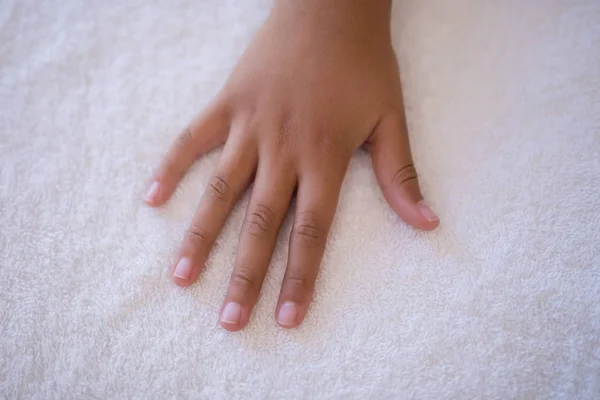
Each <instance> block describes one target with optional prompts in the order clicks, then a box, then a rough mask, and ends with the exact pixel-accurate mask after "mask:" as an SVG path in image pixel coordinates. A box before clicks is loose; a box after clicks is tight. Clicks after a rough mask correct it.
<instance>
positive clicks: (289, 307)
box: [277, 301, 298, 326]
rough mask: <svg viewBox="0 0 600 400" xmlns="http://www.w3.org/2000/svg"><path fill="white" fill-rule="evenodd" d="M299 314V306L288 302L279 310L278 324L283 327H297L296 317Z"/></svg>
mask: <svg viewBox="0 0 600 400" xmlns="http://www.w3.org/2000/svg"><path fill="white" fill-rule="evenodd" d="M297 314H298V306H297V305H296V303H294V302H293V301H286V302H285V303H283V304H282V305H281V308H279V314H277V322H279V324H280V325H283V326H293V325H296V315H297Z"/></svg>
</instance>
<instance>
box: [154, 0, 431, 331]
mask: <svg viewBox="0 0 600 400" xmlns="http://www.w3.org/2000/svg"><path fill="white" fill-rule="evenodd" d="M333 3H335V1H331V0H329V1H319V2H312V1H306V2H304V1H303V2H299V1H287V2H286V1H280V2H278V3H277V4H276V5H275V7H274V9H273V11H272V13H271V16H270V17H269V18H268V20H267V21H266V22H265V24H264V26H263V27H262V29H261V30H260V31H259V32H258V33H257V35H256V37H255V39H254V41H253V42H252V44H251V45H250V46H249V48H248V49H247V51H246V53H245V54H244V55H243V56H242V58H241V59H240V61H239V63H238V66H237V68H236V69H235V71H234V72H233V73H232V75H231V77H230V79H229V80H228V82H227V84H226V85H225V87H224V88H223V89H222V91H221V92H220V93H219V94H218V95H217V96H216V98H215V99H214V101H213V102H212V103H211V104H210V105H209V106H208V107H207V108H206V109H205V110H204V111H203V112H202V113H201V114H200V115H199V116H198V117H197V118H196V119H195V120H194V121H193V122H192V123H191V124H190V126H189V128H188V129H186V130H185V131H184V132H183V133H182V134H181V135H180V136H179V137H178V138H177V140H176V141H175V143H174V144H173V145H172V147H171V149H170V150H169V151H168V153H167V155H166V157H165V159H164V161H163V162H162V164H161V165H160V167H159V168H158V170H157V171H156V173H155V176H154V182H153V183H152V185H151V186H150V189H149V192H148V195H147V198H146V201H147V202H148V203H149V204H150V205H152V206H158V205H161V204H163V203H165V202H166V201H167V200H168V199H169V197H170V196H171V195H172V194H173V192H174V190H175V188H176V186H177V184H178V183H179V181H180V179H181V177H182V176H183V174H184V173H185V172H186V171H187V169H188V168H189V167H190V166H191V165H192V163H193V162H194V161H195V160H196V158H197V157H199V156H200V155H202V154H203V153H206V152H207V151H209V150H211V149H212V148H214V147H216V146H219V145H222V144H225V147H224V149H223V152H222V155H221V160H220V163H219V166H218V167H217V169H216V171H215V173H214V176H213V178H212V180H211V182H210V184H209V186H208V188H207V190H206V192H205V194H204V196H203V197H202V200H201V201H200V204H199V207H198V210H197V212H196V214H195V216H194V218H193V221H192V223H191V225H190V227H189V229H188V231H187V233H186V235H185V238H184V240H183V244H182V247H181V250H180V254H179V257H178V260H177V261H176V262H175V265H174V266H173V272H172V273H173V280H174V281H175V283H177V284H178V285H180V286H189V285H191V284H192V283H193V282H194V281H196V279H198V275H199V274H200V271H201V269H202V268H203V266H204V264H205V262H206V260H207V257H208V255H209V252H210V250H211V248H212V246H213V244H214V242H215V240H216V238H217V236H218V235H219V233H220V231H221V229H222V228H223V225H224V224H225V222H226V220H227V218H228V216H229V214H230V212H231V211H232V208H233V207H234V205H235V204H236V201H237V200H238V199H239V197H240V195H241V194H242V193H243V192H244V190H245V189H246V188H247V187H248V186H249V184H250V183H251V181H253V180H254V186H253V190H252V196H251V200H250V203H249V206H248V210H247V212H246V219H245V222H244V225H243V229H242V232H241V235H240V240H239V246H238V251H237V257H236V262H235V266H234V271H233V274H232V276H231V281H230V284H229V288H228V290H227V294H226V296H225V301H224V303H223V306H222V308H221V317H220V322H221V325H222V326H223V327H224V328H225V329H228V330H232V331H234V330H239V329H242V328H243V327H244V326H245V325H246V324H247V323H248V320H249V319H250V315H251V313H252V309H253V307H254V305H255V303H256V301H257V299H258V296H259V292H260V288H261V285H262V282H263V279H264V277H265V274H266V272H267V269H268V267H269V263H270V260H271V255H272V253H273V249H274V247H275V241H276V236H277V233H278V230H279V227H280V225H281V223H282V221H283V219H284V217H285V215H286V213H287V210H288V207H289V204H290V200H291V199H292V196H293V195H294V192H295V191H297V193H296V196H297V206H296V212H295V217H294V223H293V229H292V233H291V237H290V244H289V246H290V247H289V259H288V265H287V269H286V273H285V277H284V279H283V283H282V287H281V293H280V296H279V301H278V305H277V308H276V314H275V315H276V319H277V321H278V323H279V324H280V325H281V326H283V327H286V328H289V327H295V326H297V325H299V324H300V323H301V322H302V320H303V319H304V317H305V315H306V312H307V309H308V306H309V303H310V301H311V299H312V294H313V288H314V284H315V280H316V277H317V272H318V269H319V264H320V262H321V258H322V256H323V252H324V249H325V244H326V241H327V235H328V232H329V228H330V225H331V223H332V220H333V217H334V214H335V210H336V206H337V201H338V196H339V192H340V187H341V185H342V181H343V179H344V175H345V173H346V169H347V167H348V163H349V161H350V158H351V157H352V154H353V153H354V152H355V151H356V150H357V149H358V148H359V147H360V146H363V145H365V146H366V147H367V148H368V149H369V152H370V154H371V157H372V161H373V167H374V169H375V173H376V176H377V180H378V182H379V184H380V186H381V188H382V190H383V194H384V196H385V198H386V200H387V201H388V202H389V204H390V205H391V207H392V208H393V209H394V210H395V211H396V212H397V213H398V214H399V215H400V216H401V217H402V218H403V219H404V220H405V221H406V222H408V223H409V224H411V225H413V226H415V227H417V228H419V229H424V230H431V229H434V228H436V227H437V226H438V224H439V220H438V218H437V217H436V215H435V214H434V212H433V211H432V210H431V209H430V208H429V207H428V206H427V205H426V204H425V203H424V202H423V200H422V196H421V193H420V191H419V186H418V183H417V173H416V171H415V168H414V166H413V161H412V158H411V154H410V149H409V143H408V135H407V131H406V123H405V118H404V107H403V103H402V95H401V91H400V80H399V75H398V69H397V63H396V58H395V54H394V51H393V49H392V46H391V41H390V33H389V18H390V16H389V13H390V2H389V1H378V2H366V1H358V0H355V1H352V2H350V1H347V2H337V3H336V4H335V5H334V4H333Z"/></svg>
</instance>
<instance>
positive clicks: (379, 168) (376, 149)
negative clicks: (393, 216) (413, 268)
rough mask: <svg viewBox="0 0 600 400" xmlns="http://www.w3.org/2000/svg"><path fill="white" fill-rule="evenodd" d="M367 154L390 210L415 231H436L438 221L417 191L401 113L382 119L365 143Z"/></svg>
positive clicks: (419, 191) (417, 184)
mask: <svg viewBox="0 0 600 400" xmlns="http://www.w3.org/2000/svg"><path fill="white" fill-rule="evenodd" d="M369 152H370V153H371V160H372V162H373V169H374V170H375V176H376V177H377V182H379V186H380V187H381V189H382V191H383V195H384V197H385V199H386V200H387V202H388V203H389V204H390V206H391V207H392V208H393V209H394V211H396V212H397V213H398V215H400V217H402V219H403V220H405V221H406V222H407V223H409V224H410V225H412V226H414V227H415V228H419V229H423V230H432V229H435V228H437V226H438V225H439V223H440V220H439V218H438V217H437V215H436V214H435V212H434V211H433V210H432V209H431V208H430V207H429V206H428V205H427V204H426V203H425V201H424V200H423V195H422V194H421V190H420V189H419V182H418V179H417V171H416V169H415V166H414V164H413V161H412V156H411V154H410V146H409V142H408V133H407V129H406V122H405V119H404V116H403V115H402V114H399V115H398V114H396V115H392V116H388V117H384V118H383V119H382V120H381V121H380V122H379V124H378V125H377V127H376V128H375V131H374V132H373V134H372V136H371V138H370V140H369Z"/></svg>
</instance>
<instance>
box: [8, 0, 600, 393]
mask: <svg viewBox="0 0 600 400" xmlns="http://www.w3.org/2000/svg"><path fill="white" fill-rule="evenodd" d="M269 4H270V2H269V1H267V0H264V1H250V0H247V1H234V0H230V1H216V0H213V1H206V0H205V1H199V0H174V1H168V2H167V1H157V0H155V1H148V0H120V1H116V0H102V1H100V0H94V1H75V0H69V1H62V0H61V1H58V0H55V1H50V0H48V1H34V0H19V1H15V0H0V219H1V220H0V221H1V224H0V226H1V227H0V251H1V253H0V274H1V275H0V276H1V279H0V330H1V342H0V397H3V398H4V397H6V398H10V399H17V398H36V399H68V398H78V399H90V398H102V399H108V398H114V399H117V398H118V399H124V398H143V399H148V398H160V399H165V398H206V399H219V398H223V399H229V398H257V399H263V398H277V399H282V398H360V399H365V398H373V399H383V398H393V399H399V398H415V399H425V398H430V399H472V398H489V399H496V398H497V399H507V398H540V399H546V398H571V399H575V398H578V399H593V398H598V395H599V393H600V245H599V243H600V23H599V21H600V2H598V1H596V0H577V1H559V0H547V1H535V0H526V1H516V0H515V1H502V2H500V1H492V0H486V1H471V0H455V1H452V2H450V1H442V0H435V1H426V2H425V1H417V0H406V1H398V2H397V3H396V4H395V7H394V16H393V25H394V40H395V45H396V49H397V52H398V57H399V62H400V66H401V70H402V78H403V82H404V91H405V97H406V104H407V115H408V121H409V127H410V130H411V140H412V145H413V146H412V147H413V152H414V157H415V161H416V164H417V168H418V170H419V173H420V176H421V184H422V188H423V191H424V193H425V194H426V197H427V198H428V199H429V201H430V203H431V204H432V205H433V206H434V208H435V209H436V210H437V212H438V213H439V215H440V216H441V218H442V225H441V227H440V228H439V229H438V230H437V231H435V232H433V233H427V234H426V233H421V232H417V231H415V230H413V229H412V228H409V227H408V226H407V225H405V224H404V223H403V222H402V221H400V219H399V218H398V217H397V216H396V215H395V214H394V213H393V212H392V210H391V209H389V207H388V206H387V204H386V203H385V201H384V200H383V197H382V195H381V193H380V190H379V189H378V187H377V185H376V182H375V178H374V176H373V173H372V170H371V167H370V160H369V158H368V155H366V154H364V153H361V154H357V156H356V157H355V159H354V160H353V162H352V164H351V167H350V170H349V171H348V175H347V177H346V181H345V185H344V189H343V192H342V197H341V200H340V205H339V208H338V214H337V217H336V221H335V225H334V227H333V230H332V233H331V237H330V241H329V246H328V251H327V254H326V256H325V260H324V263H323V266H322V270H321V273H320V276H319V281H318V284H317V295H316V300H315V303H314V305H313V306H312V308H311V311H310V313H309V315H308V317H307V319H306V321H305V323H304V325H303V326H302V327H301V328H299V329H296V330H292V331H285V330H283V329H281V328H278V327H277V325H276V323H275V320H274V307H275V304H276V300H277V295H278V291H279V285H280V281H281V279H282V276H283V272H284V267H285V259H286V253H287V236H288V233H289V230H290V221H289V219H288V220H287V222H286V225H285V226H284V227H283V229H282V232H281V235H280V240H279V243H278V247H277V250H276V253H275V255H274V257H273V262H272V267H271V270H270V272H269V275H268V276H267V279H266V282H265V284H264V287H263V292H262V297H261V300H260V302H259V304H258V306H257V308H256V309H255V312H254V316H253V319H252V322H251V324H250V325H249V326H248V327H247V328H246V329H245V330H244V331H242V332H240V333H229V332H226V331H224V330H222V329H221V328H219V327H218V325H217V311H218V308H219V306H220V304H221V301H222V298H223V295H224V292H225V288H226V285H227V282H228V279H229V275H230V273H231V269H232V265H233V260H234V256H235V249H236V243H237V236H238V230H239V227H240V225H241V222H242V220H243V216H244V212H243V211H244V208H245V204H246V201H247V198H245V199H244V201H243V202H242V203H241V204H240V205H239V206H238V207H237V208H236V211H235V212H234V215H233V216H232V218H231V220H230V221H229V223H228V225H227V227H226V229H225V231H224V233H223V235H222V236H221V238H220V239H219V241H218V244H217V246H216V249H215V251H214V252H213V254H212V257H211V259H210V261H209V263H208V267H207V269H206V270H205V272H204V273H203V275H202V277H201V281H200V282H199V283H198V284H196V285H194V286H193V287H191V288H189V289H187V290H183V289H181V288H178V287H176V286H174V285H173V284H172V283H171V281H170V279H169V275H168V270H169V267H170V266H171V265H172V264H171V263H172V262H173V260H174V259H173V258H174V256H175V251H176V250H177V246H178V245H179V243H180V239H181V237H182V233H183V230H184V229H185V227H186V225H187V223H188V220H189V218H190V217H191V216H192V214H193V211H194V208H195V204H196V203H197V201H198V200H199V197H200V195H201V193H202V191H203V189H204V187H205V186H206V183H207V181H208V179H209V177H210V174H211V171H212V168H213V167H214V166H215V165H216V163H217V161H218V157H219V151H215V152H213V153H211V154H210V155H209V156H207V157H205V158H204V159H202V160H201V161H200V162H198V163H197V165H196V166H195V167H194V169H193V171H192V172H191V173H190V174H189V175H188V176H187V177H186V179H185V181H184V184H183V185H182V187H181V188H180V189H179V190H178V192H177V194H176V196H175V197H174V199H173V200H172V201H171V202H170V203H169V204H168V205H167V206H166V207H164V208H162V209H160V210H152V209H150V208H148V207H146V206H144V204H143V202H142V201H141V199H142V197H143V193H144V189H145V188H146V184H147V179H148V178H149V176H150V173H151V171H152V168H153V167H154V166H155V164H156V163H157V162H158V161H159V159H160V157H161V156H162V154H163V153H164V152H165V151H166V147H167V146H168V145H169V144H170V142H171V140H172V139H173V138H174V137H175V135H176V134H177V133H178V131H179V130H180V129H181V128H182V127H183V126H185V125H186V124H187V122H188V120H189V119H190V118H191V117H192V116H193V115H194V114H195V113H196V112H197V111H199V110H200V109H201V107H202V106H203V105H204V104H206V103H207V102H208V101H209V99H210V98H211V96H212V95H213V94H214V93H215V92H216V91H217V90H218V88H219V87H220V85H221V84H222V83H223V82H224V80H225V79H226V77H227V75H228V73H229V71H230V70H231V68H232V67H233V65H235V62H236V60H237V57H238V56H239V55H240V54H241V52H242V51H243V49H244V47H245V45H246V44H247V43H248V41H249V40H250V38H251V36H252V33H253V32H254V31H255V29H256V28H257V27H258V26H260V23H261V21H262V20H263V19H264V17H265V16H266V14H267V13H268V9H269Z"/></svg>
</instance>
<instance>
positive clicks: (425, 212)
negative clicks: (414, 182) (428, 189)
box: [419, 200, 440, 222]
mask: <svg viewBox="0 0 600 400" xmlns="http://www.w3.org/2000/svg"><path fill="white" fill-rule="evenodd" d="M419 209H420V210H421V215H422V216H423V217H424V218H425V219H426V220H427V221H429V222H437V221H439V220H440V219H439V218H438V216H437V215H436V214H435V212H434V211H433V210H432V209H431V207H429V206H428V205H427V204H425V202H424V201H423V200H421V201H420V202H419Z"/></svg>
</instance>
